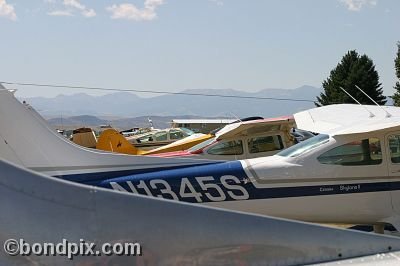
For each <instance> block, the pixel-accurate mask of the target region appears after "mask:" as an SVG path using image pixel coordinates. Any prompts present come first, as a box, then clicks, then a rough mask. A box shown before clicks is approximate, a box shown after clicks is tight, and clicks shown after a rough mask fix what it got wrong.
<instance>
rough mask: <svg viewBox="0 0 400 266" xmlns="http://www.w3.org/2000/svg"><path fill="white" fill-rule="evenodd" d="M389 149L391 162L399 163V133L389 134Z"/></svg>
mask: <svg viewBox="0 0 400 266" xmlns="http://www.w3.org/2000/svg"><path fill="white" fill-rule="evenodd" d="M389 150H390V159H391V160H392V163H400V135H398V134H396V135H390V136H389Z"/></svg>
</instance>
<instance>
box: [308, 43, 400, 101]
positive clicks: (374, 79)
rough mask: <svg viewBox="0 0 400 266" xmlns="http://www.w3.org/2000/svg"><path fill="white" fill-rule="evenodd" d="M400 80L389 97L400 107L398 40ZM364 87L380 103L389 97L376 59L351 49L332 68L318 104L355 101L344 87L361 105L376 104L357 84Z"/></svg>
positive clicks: (399, 65)
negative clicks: (377, 68) (384, 88)
mask: <svg viewBox="0 0 400 266" xmlns="http://www.w3.org/2000/svg"><path fill="white" fill-rule="evenodd" d="M394 68H395V70H396V77H397V82H396V84H395V86H394V89H395V93H394V94H393V95H392V96H389V97H390V98H392V99H393V104H394V105H395V106H400V42H398V43H397V54H396V57H395V59H394ZM356 86H358V87H360V88H361V89H362V90H363V91H364V92H365V93H367V94H368V95H369V96H370V97H371V98H372V99H374V100H375V101H376V102H377V103H378V104H380V105H384V104H386V102H387V100H386V97H385V96H384V95H383V87H382V83H380V82H379V75H378V71H377V70H376V69H375V65H374V62H373V61H372V59H371V58H369V57H368V56H367V55H366V54H363V55H360V54H358V53H357V51H356V50H351V51H348V52H347V53H346V54H345V55H344V56H343V57H342V60H341V61H340V62H339V63H338V65H337V66H336V67H335V68H334V69H332V70H331V72H330V75H329V77H328V78H327V79H326V80H324V81H323V83H322V87H323V89H324V91H323V92H322V93H321V94H320V95H319V96H317V101H316V102H315V105H316V106H322V105H329V104H335V103H354V100H353V99H352V98H351V97H350V96H349V95H347V94H346V93H345V92H344V91H343V90H342V89H341V88H344V89H345V90H346V91H347V92H348V93H349V94H350V95H352V96H353V97H354V98H355V99H357V101H359V102H360V103H361V104H372V103H371V100H370V99H368V97H367V96H365V95H364V94H363V93H362V92H361V91H360V90H358V89H357V87H356Z"/></svg>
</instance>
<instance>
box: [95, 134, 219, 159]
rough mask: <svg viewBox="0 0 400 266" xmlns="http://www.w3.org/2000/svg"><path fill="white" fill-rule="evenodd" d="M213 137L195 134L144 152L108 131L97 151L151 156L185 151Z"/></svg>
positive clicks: (103, 135)
mask: <svg viewBox="0 0 400 266" xmlns="http://www.w3.org/2000/svg"><path fill="white" fill-rule="evenodd" d="M212 137H213V135H211V134H201V133H194V134H192V135H190V136H187V137H185V138H183V139H179V140H176V141H175V142H172V143H170V144H167V145H164V146H161V147H158V148H154V149H151V150H144V149H141V148H139V147H136V146H135V145H133V144H132V143H131V142H129V141H128V140H127V139H126V138H125V137H124V136H123V135H122V134H121V133H120V132H118V131H117V130H115V129H107V130H105V131H103V132H102V133H101V134H100V136H99V138H98V140H97V144H96V149H98V150H103V151H111V152H117V153H123V154H130V155H151V154H157V153H164V152H171V151H180V150H185V149H188V148H190V147H192V146H194V145H197V144H199V143H201V142H203V141H206V140H208V139H210V138H212Z"/></svg>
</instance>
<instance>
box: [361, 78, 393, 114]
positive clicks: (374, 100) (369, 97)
mask: <svg viewBox="0 0 400 266" xmlns="http://www.w3.org/2000/svg"><path fill="white" fill-rule="evenodd" d="M355 86H356V88H357V89H358V90H359V91H361V92H362V93H364V95H365V96H367V97H368V99H370V100H371V101H372V102H373V103H374V104H375V105H377V106H379V107H380V108H381V109H382V110H383V111H385V113H386V116H385V117H391V116H392V114H391V113H389V112H388V111H386V110H385V108H383V107H382V106H380V105H379V104H378V103H377V102H376V101H375V100H374V99H372V98H371V97H370V96H369V95H368V94H367V93H366V92H365V91H363V90H362V89H361V88H360V87H358V86H357V85H355Z"/></svg>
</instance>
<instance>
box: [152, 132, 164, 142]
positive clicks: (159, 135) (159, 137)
mask: <svg viewBox="0 0 400 266" xmlns="http://www.w3.org/2000/svg"><path fill="white" fill-rule="evenodd" d="M154 140H156V141H164V140H167V132H165V131H161V132H157V133H154Z"/></svg>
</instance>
